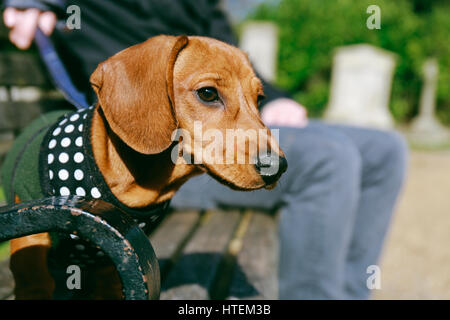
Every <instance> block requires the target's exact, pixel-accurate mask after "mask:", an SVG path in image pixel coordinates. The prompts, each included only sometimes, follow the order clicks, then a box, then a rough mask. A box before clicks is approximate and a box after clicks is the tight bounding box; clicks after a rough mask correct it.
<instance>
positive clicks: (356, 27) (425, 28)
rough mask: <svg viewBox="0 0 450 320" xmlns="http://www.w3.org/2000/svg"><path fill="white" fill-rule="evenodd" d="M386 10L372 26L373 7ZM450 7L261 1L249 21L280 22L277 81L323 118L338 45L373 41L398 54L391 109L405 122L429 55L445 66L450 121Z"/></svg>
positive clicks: (383, 0) (443, 104)
mask: <svg viewBox="0 0 450 320" xmlns="http://www.w3.org/2000/svg"><path fill="white" fill-rule="evenodd" d="M372 4H376V5H378V6H379V7H380V9H381V29H379V30H376V29H374V30H369V29H368V28H367V27H366V20H367V18H368V17H369V14H368V13H366V10H367V7H368V6H369V5H372ZM449 14H450V6H448V5H447V4H445V3H444V2H442V3H441V2H439V3H438V4H437V5H435V6H434V7H433V8H432V9H431V11H429V12H426V13H423V14H418V13H416V12H414V10H413V3H412V2H410V1H407V0H395V1H392V0H358V1H354V0H280V1H276V2H274V1H268V2H265V3H263V4H262V5H260V6H259V7H258V8H257V9H256V10H255V12H254V13H252V14H251V15H250V16H249V17H248V20H270V21H273V22H275V23H276V24H277V25H278V26H279V37H280V50H279V61H278V75H277V77H278V78H277V84H278V85H279V86H281V87H282V88H284V89H287V90H288V91H290V92H291V93H292V94H293V96H294V98H295V99H296V100H298V101H299V102H300V103H302V104H304V105H305V106H307V107H308V110H309V112H310V114H311V115H313V116H320V115H321V114H322V112H323V110H324V108H325V107H326V103H327V101H328V94H329V82H330V73H331V67H332V58H333V52H334V49H335V48H336V47H339V46H344V45H350V44H357V43H369V44H372V45H374V46H377V47H381V48H384V49H386V50H389V51H392V52H394V53H396V54H397V58H398V59H397V66H396V71H395V77H394V83H393V88H392V99H391V104H390V107H391V111H392V113H393V115H394V117H395V118H396V119H397V120H398V121H400V122H405V121H408V120H409V119H410V118H411V117H412V116H414V115H415V114H416V113H417V108H418V102H419V97H420V90H421V83H422V77H421V68H422V65H423V62H424V61H425V59H426V58H428V57H430V56H434V57H436V58H438V61H439V66H440V77H439V88H438V115H439V117H440V118H441V120H443V121H444V122H445V123H447V124H450V91H449V89H450V88H449V86H450V41H448V39H449V34H450V19H449V18H448V16H449Z"/></svg>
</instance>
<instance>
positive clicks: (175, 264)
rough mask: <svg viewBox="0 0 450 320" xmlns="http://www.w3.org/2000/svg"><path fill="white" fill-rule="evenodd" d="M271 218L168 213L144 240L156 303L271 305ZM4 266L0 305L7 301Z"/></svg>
mask: <svg viewBox="0 0 450 320" xmlns="http://www.w3.org/2000/svg"><path fill="white" fill-rule="evenodd" d="M276 230H277V223H276V217H274V216H273V215H271V214H267V213H264V212H258V211H254V210H223V211H222V210H214V211H205V212H199V211H183V212H178V211H175V212H172V213H169V214H168V215H167V216H166V217H165V218H164V219H163V220H162V222H161V223H160V225H159V226H158V227H157V228H156V229H155V230H154V231H153V232H152V234H151V235H150V242H151V243H152V245H153V248H154V249H155V252H156V257H157V259H158V262H159V268H160V275H161V295H160V298H161V299H277V272H276V269H277V256H278V254H277V252H278V240H277V232H276ZM13 284H14V281H13V279H12V275H11V273H10V271H9V268H8V260H4V261H0V299H13Z"/></svg>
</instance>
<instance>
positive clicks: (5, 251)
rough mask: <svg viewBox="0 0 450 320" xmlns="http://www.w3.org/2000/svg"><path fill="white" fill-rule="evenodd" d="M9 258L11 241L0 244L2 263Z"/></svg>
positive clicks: (0, 259)
mask: <svg viewBox="0 0 450 320" xmlns="http://www.w3.org/2000/svg"><path fill="white" fill-rule="evenodd" d="M8 256H9V241H6V242H2V243H0V261H2V260H5V259H6V258H7V257H8Z"/></svg>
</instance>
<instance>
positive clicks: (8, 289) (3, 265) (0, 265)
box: [0, 259, 14, 300]
mask: <svg viewBox="0 0 450 320" xmlns="http://www.w3.org/2000/svg"><path fill="white" fill-rule="evenodd" d="M13 288H14V279H13V275H12V273H11V271H10V270H9V259H6V260H3V261H0V300H6V299H8V298H9V297H11V296H12V294H13Z"/></svg>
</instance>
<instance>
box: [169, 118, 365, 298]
mask: <svg viewBox="0 0 450 320" xmlns="http://www.w3.org/2000/svg"><path fill="white" fill-rule="evenodd" d="M280 146H281V148H282V149H283V151H284V152H285V154H286V157H287V160H288V165H289V167H288V171H287V172H286V173H285V174H284V175H283V176H282V178H281V180H280V182H279V184H278V186H277V187H276V188H275V189H274V190H270V191H267V190H258V191H254V192H250V193H247V192H246V193H244V192H236V191H232V190H230V189H228V188H226V187H225V186H222V185H220V184H219V183H217V182H215V181H213V180H212V179H211V178H209V177H208V176H205V175H204V176H200V177H197V178H193V179H191V180H190V181H188V182H187V183H186V184H185V185H184V186H183V187H182V188H181V189H180V191H179V192H178V193H177V194H176V195H175V197H174V199H173V200H172V206H174V207H175V208H189V207H190V208H214V207H217V206H219V205H228V206H242V207H259V208H263V209H271V208H273V207H275V206H278V205H281V206H282V207H281V219H280V226H279V233H280V265H279V292H280V298H281V299H307V298H311V299H327V298H342V297H343V284H344V274H345V273H344V271H345V258H346V256H347V248H348V246H349V242H350V234H351V231H352V230H353V223H354V219H355V212H356V208H357V206H358V201H359V186H360V181H361V180H360V174H361V171H360V168H361V163H360V156H359V153H358V151H357V149H356V148H355V147H354V146H353V144H352V143H351V141H350V140H349V139H348V138H347V137H346V136H345V135H342V134H340V133H339V132H338V131H336V130H334V129H331V128H329V127H327V126H324V125H322V124H319V123H312V124H311V125H309V126H308V127H307V128H305V129H293V128H281V130H280Z"/></svg>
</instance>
